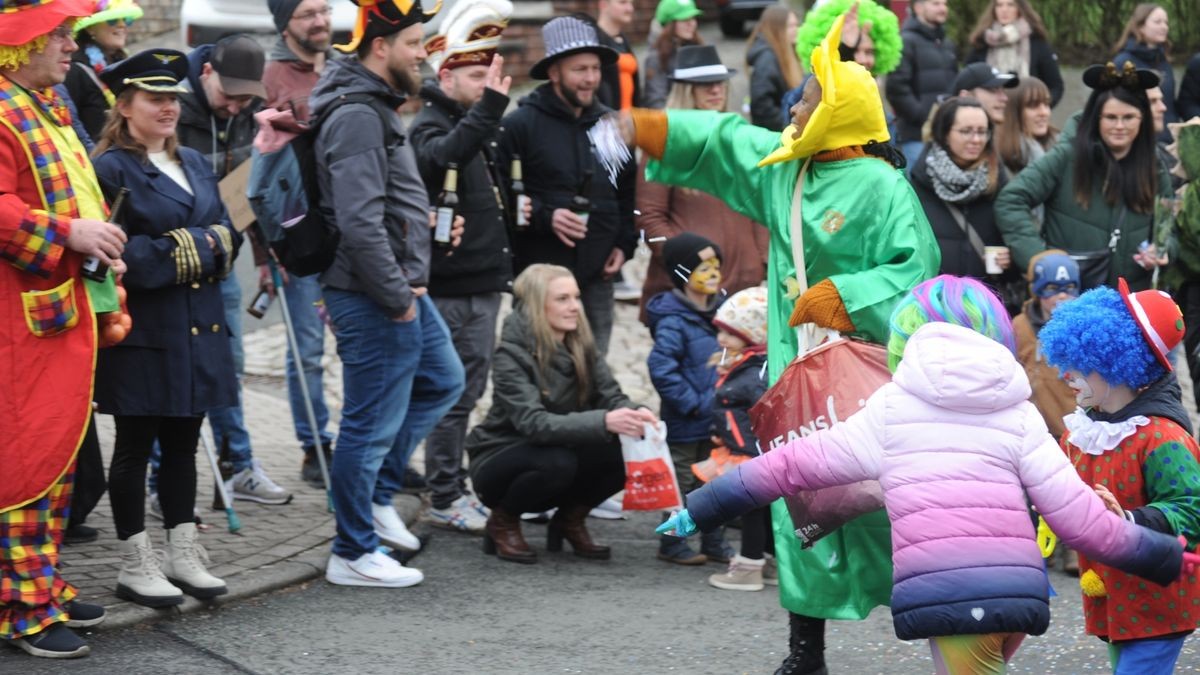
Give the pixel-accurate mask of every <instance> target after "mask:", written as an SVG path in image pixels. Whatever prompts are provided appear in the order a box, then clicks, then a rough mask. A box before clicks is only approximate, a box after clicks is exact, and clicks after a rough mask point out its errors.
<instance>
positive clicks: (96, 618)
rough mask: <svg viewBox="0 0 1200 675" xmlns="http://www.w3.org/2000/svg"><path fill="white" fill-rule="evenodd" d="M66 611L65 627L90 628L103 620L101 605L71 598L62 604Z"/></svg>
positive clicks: (103, 614)
mask: <svg viewBox="0 0 1200 675" xmlns="http://www.w3.org/2000/svg"><path fill="white" fill-rule="evenodd" d="M63 611H64V612H66V613H67V628H90V627H91V626H95V625H96V624H98V623H101V622H103V621H104V617H105V614H106V612H105V611H104V607H103V606H101V605H93V604H91V603H87V602H79V601H78V600H72V601H70V602H68V603H67V604H65V605H63Z"/></svg>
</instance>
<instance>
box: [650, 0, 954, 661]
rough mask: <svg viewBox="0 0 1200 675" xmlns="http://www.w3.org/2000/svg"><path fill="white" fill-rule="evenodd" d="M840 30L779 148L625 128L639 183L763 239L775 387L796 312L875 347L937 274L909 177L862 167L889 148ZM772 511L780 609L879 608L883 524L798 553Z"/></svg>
mask: <svg viewBox="0 0 1200 675" xmlns="http://www.w3.org/2000/svg"><path fill="white" fill-rule="evenodd" d="M841 28H842V21H841V20H840V19H839V20H838V21H836V22H835V23H834V25H833V27H832V28H831V29H830V32H829V34H828V35H827V36H826V38H825V40H824V41H823V42H822V43H821V46H820V47H819V48H817V49H816V50H814V51H813V55H812V63H813V72H814V74H815V77H814V78H812V79H810V81H809V83H808V84H807V85H806V89H805V94H804V98H803V99H802V100H801V102H800V103H799V104H797V106H796V108H794V109H793V114H794V115H796V122H797V124H793V125H792V126H789V127H788V128H787V129H785V130H784V131H783V132H782V136H780V135H779V134H776V133H773V132H770V131H767V130H765V129H762V128H759V127H755V126H751V125H750V124H747V123H746V122H745V121H744V120H743V119H742V118H740V117H738V116H737V115H731V114H717V113H712V112H704V111H683V110H680V111H674V110H673V111H668V112H660V111H645V110H639V109H634V110H633V111H632V115H631V119H632V122H633V127H634V133H635V136H636V138H635V140H636V142H637V144H638V145H639V146H640V147H641V148H642V149H643V150H645V151H646V152H647V153H649V154H650V155H651V156H652V157H654V158H655V159H654V160H652V161H651V162H650V163H649V165H648V166H647V169H646V178H647V179H648V180H655V181H659V182H663V183H669V184H673V185H680V186H684V187H690V188H696V189H700V190H703V191H705V192H708V193H710V194H714V195H718V196H720V197H721V198H722V199H724V200H725V201H726V203H728V204H729V205H730V206H731V207H732V208H733V209H734V210H735V211H738V212H740V213H742V214H744V215H746V216H747V217H749V218H751V219H752V220H754V221H757V222H760V223H763V224H764V225H766V226H767V228H768V229H769V230H770V233H771V250H770V260H769V265H768V269H769V273H768V279H767V288H768V293H769V317H768V347H767V355H768V362H769V373H770V381H771V382H772V383H774V382H775V381H776V380H777V379H778V378H779V376H780V374H781V373H782V372H783V370H784V368H785V367H787V365H788V364H789V363H791V362H792V360H793V359H795V357H796V354H797V350H798V347H797V339H796V336H795V334H794V333H793V331H792V330H791V328H789V325H788V324H789V315H792V313H793V303H794V302H795V303H796V311H797V314H796V319H798V320H799V321H804V322H813V323H817V324H819V325H822V326H825V327H829V328H834V329H837V330H841V331H843V332H845V333H852V334H854V335H856V336H858V337H862V338H866V339H868V340H871V341H874V342H882V341H883V340H884V339H885V338H886V337H887V334H888V327H887V321H888V317H889V316H890V314H891V311H892V307H893V305H894V304H895V303H896V301H897V300H899V299H900V298H901V297H902V296H903V294H904V293H906V292H907V291H908V290H909V289H910V288H912V287H913V286H915V285H916V284H918V283H919V282H921V281H922V280H924V279H928V278H930V277H932V276H933V275H934V274H935V273H936V272H937V269H938V265H939V263H940V256H939V254H938V247H937V243H936V241H935V240H934V238H933V234H932V231H931V230H930V227H929V222H928V221H927V220H926V219H925V215H924V212H923V211H922V209H921V205H920V203H919V202H918V201H917V197H916V195H915V194H914V193H913V191H912V188H911V187H910V186H909V184H908V182H907V181H906V180H905V178H904V175H903V174H902V172H900V171H898V170H897V169H896V168H895V167H894V166H893V165H891V164H889V163H888V162H887V161H883V160H881V159H880V158H879V157H878V156H874V155H873V154H871V153H874V152H880V151H881V150H882V149H883V148H885V147H890V146H883V145H881V144H883V143H885V142H886V141H887V140H888V138H889V137H888V132H887V128H886V125H885V123H884V116H883V106H882V103H881V100H880V98H879V91H878V89H877V87H876V85H875V82H874V80H873V79H872V78H871V75H870V73H868V72H867V71H866V70H865V69H864V68H863V67H862V66H859V65H858V64H856V63H844V62H841V61H840V60H839V59H838V55H837V54H838V52H837V45H838V44H839V42H840V35H841ZM814 83H815V84H819V86H815V85H814ZM814 94H815V95H814ZM818 97H819V98H818ZM626 135H627V136H628V135H629V131H628V125H626ZM781 140H782V144H783V145H782V147H779V146H780V141H781ZM768 153H769V154H768ZM764 155H767V157H766V159H764V160H762V162H761V163H760V162H759V158H761V157H763V156H764ZM795 160H804V162H805V163H807V165H808V168H807V172H806V174H805V175H804V178H803V185H802V186H797V180H798V177H799V175H800V170H801V164H802V162H801V161H795ZM756 165H757V166H760V167H762V168H761V169H756V168H755V167H756ZM797 187H802V190H803V192H802V194H803V202H802V204H801V208H802V223H801V224H800V228H799V233H800V234H801V235H802V237H803V250H804V260H805V268H806V270H805V271H806V274H807V280H808V283H809V284H812V287H811V288H809V289H808V290H807V291H806V292H804V293H803V295H799V284H798V282H797V280H796V275H795V264H794V263H793V252H792V237H793V233H794V228H795V225H794V224H793V223H792V213H793V206H794V205H793V196H794V195H795V194H796V190H797ZM798 295H799V298H797V296H798ZM772 508H773V510H774V512H773V517H774V523H775V529H776V550H777V556H778V561H779V568H780V570H779V571H780V575H779V576H780V596H781V600H782V603H783V606H784V607H785V608H787V609H788V610H790V611H791V612H793V613H794V614H800V615H808V616H815V617H821V618H828V619H862V618H864V617H866V616H867V614H868V613H869V612H870V611H871V609H872V608H873V607H875V606H876V605H884V604H887V602H888V597H889V595H890V593H891V551H890V543H889V528H888V521H887V517H886V516H885V514H884V513H883V512H882V511H880V512H877V513H873V514H870V515H867V516H864V517H862V518H860V519H858V520H856V521H854V522H852V523H850V524H848V525H847V526H845V527H843V528H842V529H841V530H839V531H838V532H835V533H834V534H832V535H830V536H828V537H826V538H825V539H823V540H821V541H819V542H818V543H817V544H816V545H815V546H813V547H812V548H811V549H807V550H802V549H801V547H800V542H799V541H798V540H797V538H796V536H795V534H794V532H793V531H792V527H791V519H790V518H789V517H788V516H787V509H786V508H785V507H784V506H783V504H782V502H778V503H776V504H774V505H773V507H772ZM793 627H794V628H795V624H794V625H793ZM820 630H821V632H823V629H820ZM795 632H796V631H795V630H793V633H795ZM809 632H810V633H811V632H814V631H809ZM815 639H820V638H819V637H817V638H815ZM798 672H802V671H798Z"/></svg>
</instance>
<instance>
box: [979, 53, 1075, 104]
mask: <svg viewBox="0 0 1200 675" xmlns="http://www.w3.org/2000/svg"><path fill="white" fill-rule="evenodd" d="M987 53H988V46H987V44H986V43H984V44H982V45H975V48H974V49H972V50H971V53H970V54H967V60H966V63H981V62H983V61H987ZM1029 74H1030V75H1031V76H1033V77H1036V78H1037V79H1039V80H1041V81H1042V83H1043V84H1045V85H1046V88H1047V89H1049V90H1050V107H1051V108H1053V107H1054V106H1056V105H1058V102H1059V100H1060V99H1062V95H1063V90H1064V85H1063V79H1062V71H1060V70H1059V68H1058V55H1057V54H1055V53H1054V48H1053V47H1051V46H1050V43H1049V42H1046V41H1045V40H1043V39H1042V38H1040V37H1037V36H1036V35H1030V36H1029Z"/></svg>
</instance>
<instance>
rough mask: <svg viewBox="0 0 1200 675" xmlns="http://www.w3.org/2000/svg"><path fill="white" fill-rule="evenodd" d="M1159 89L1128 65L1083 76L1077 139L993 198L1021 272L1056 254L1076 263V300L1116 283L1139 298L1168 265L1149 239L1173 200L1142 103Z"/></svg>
mask: <svg viewBox="0 0 1200 675" xmlns="http://www.w3.org/2000/svg"><path fill="white" fill-rule="evenodd" d="M1158 82H1159V78H1158V75H1157V74H1155V73H1154V72H1151V71H1147V70H1136V69H1134V68H1133V66H1132V64H1126V66H1125V67H1123V68H1117V67H1116V66H1115V65H1114V64H1112V63H1111V62H1110V63H1109V64H1107V65H1104V66H1101V65H1094V66H1091V67H1090V68H1088V69H1087V70H1086V71H1084V74H1083V83H1084V84H1086V85H1087V86H1089V87H1091V88H1092V94H1091V96H1089V97H1088V100H1087V104H1086V105H1085V106H1084V109H1083V113H1082V115H1081V117H1080V121H1079V126H1078V130H1077V131H1076V133H1075V136H1074V138H1071V139H1069V140H1064V141H1062V142H1060V143H1059V144H1058V145H1056V146H1054V147H1053V148H1051V149H1050V151H1049V152H1048V153H1046V155H1045V156H1044V157H1042V158H1041V159H1039V160H1037V161H1036V162H1034V163H1033V164H1031V165H1029V166H1027V167H1026V168H1025V170H1024V171H1022V172H1021V173H1020V174H1019V175H1018V176H1016V178H1014V179H1013V180H1012V181H1010V182H1009V184H1008V185H1007V186H1006V187H1005V188H1004V189H1003V190H1002V191H1001V192H1000V196H999V197H997V198H996V222H997V224H998V225H999V227H1000V231H1001V232H1002V233H1003V234H1004V241H1005V243H1006V244H1007V245H1008V246H1009V247H1010V248H1011V249H1012V257H1013V260H1014V262H1015V263H1016V264H1017V266H1018V267H1020V268H1021V269H1024V268H1026V267H1027V266H1028V265H1029V261H1030V259H1031V258H1032V257H1033V256H1034V255H1035V254H1037V253H1040V252H1041V251H1045V250H1046V249H1049V248H1061V249H1063V250H1065V251H1067V252H1068V253H1069V254H1070V255H1071V256H1072V257H1073V258H1075V260H1076V261H1077V262H1078V263H1079V267H1080V284H1081V287H1082V290H1088V289H1089V288H1093V287H1095V286H1100V285H1108V286H1112V287H1114V288H1115V287H1116V285H1117V278H1118V277H1124V278H1125V279H1126V280H1127V281H1128V282H1129V286H1130V288H1132V289H1134V290H1145V289H1147V288H1149V287H1150V285H1151V278H1152V273H1153V270H1154V269H1155V268H1156V267H1159V266H1162V265H1165V264H1167V263H1168V262H1169V261H1170V259H1171V257H1172V256H1171V255H1170V253H1169V252H1168V251H1166V250H1163V247H1162V246H1161V245H1160V246H1155V244H1154V242H1155V241H1159V242H1160V243H1161V241H1164V240H1165V238H1164V239H1158V238H1157V237H1156V236H1155V233H1154V232H1153V223H1154V207H1155V203H1156V202H1157V201H1158V199H1159V198H1160V197H1170V196H1171V180H1170V176H1169V175H1168V173H1167V169H1166V167H1165V166H1164V165H1163V164H1162V162H1161V161H1160V160H1159V159H1158V156H1157V152H1156V150H1155V141H1154V119H1153V116H1152V114H1151V111H1150V100H1149V98H1148V97H1147V95H1146V90H1147V89H1150V88H1153V87H1155V86H1157V85H1158ZM1038 206H1043V207H1044V209H1045V213H1044V217H1043V220H1042V222H1041V223H1040V224H1039V223H1038V221H1037V219H1036V218H1035V217H1034V216H1033V210H1034V209H1036V208H1037V207H1038ZM1160 234H1165V233H1160Z"/></svg>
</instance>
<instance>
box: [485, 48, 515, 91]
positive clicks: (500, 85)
mask: <svg viewBox="0 0 1200 675" xmlns="http://www.w3.org/2000/svg"><path fill="white" fill-rule="evenodd" d="M486 86H487V88H488V89H495V90H496V91H497V92H499V93H501V94H504V95H505V96H508V88H509V87H511V86H512V76H511V75H508V76H506V75H504V57H503V56H500V55H499V54H497V55H496V56H495V57H494V58H493V59H492V65H490V66H488V71H487V85H486Z"/></svg>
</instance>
